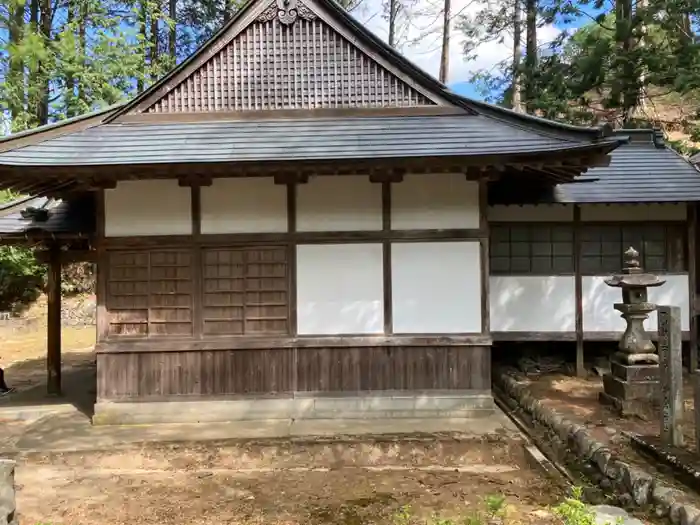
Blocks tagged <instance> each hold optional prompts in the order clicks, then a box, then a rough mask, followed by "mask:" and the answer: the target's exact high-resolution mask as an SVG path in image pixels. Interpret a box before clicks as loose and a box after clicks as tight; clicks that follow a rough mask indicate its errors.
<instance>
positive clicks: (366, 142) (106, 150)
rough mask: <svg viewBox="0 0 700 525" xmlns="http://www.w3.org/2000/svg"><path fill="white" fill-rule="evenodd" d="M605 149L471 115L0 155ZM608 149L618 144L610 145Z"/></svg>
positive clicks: (307, 156)
mask: <svg viewBox="0 0 700 525" xmlns="http://www.w3.org/2000/svg"><path fill="white" fill-rule="evenodd" d="M604 144H606V143H605V142H599V143H597V144H594V145H592V144H591V143H590V142H583V141H574V140H570V139H566V138H561V137H557V136H555V135H548V134H541V133H532V132H530V131H529V130H526V129H523V128H519V127H513V126H509V125H507V124H505V123H503V122H501V121H499V120H495V119H491V118H488V117H484V116H480V115H475V116H464V115H452V116H446V115H440V116H413V117H376V118H371V117H364V118H358V117H345V118H340V117H339V118H309V119H298V120H284V119H282V120H277V119H268V120H240V121H222V122H191V123H163V124H158V123H153V124H129V123H126V124H104V125H102V126H98V127H94V128H90V129H87V130H84V131H81V132H78V133H73V134H70V135H66V136H63V137H59V138H55V139H51V140H48V141H46V142H42V143H40V144H36V145H33V146H27V147H24V148H21V149H18V150H16V151H9V152H6V153H4V154H0V165H6V166H54V167H55V166H102V165H118V164H122V165H124V164H134V165H138V164H162V163H171V164H183V163H203V162H230V163H249V162H262V161H267V162H282V161H285V162H286V161H333V160H342V159H364V160H371V159H377V160H379V159H392V158H397V157H401V158H403V159H409V158H418V157H447V156H449V157H472V156H485V155H522V154H537V153H546V152H565V151H570V152H572V153H575V152H576V151H581V152H583V151H584V150H586V149H591V148H598V147H601V146H603V145H604ZM607 144H608V148H609V149H613V148H614V147H615V146H616V144H617V143H616V141H615V140H612V141H609V142H608V143H607Z"/></svg>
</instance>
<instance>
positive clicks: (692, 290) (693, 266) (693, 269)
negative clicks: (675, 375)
mask: <svg viewBox="0 0 700 525" xmlns="http://www.w3.org/2000/svg"><path fill="white" fill-rule="evenodd" d="M697 228H698V210H697V206H696V204H688V243H687V248H688V257H687V261H688V288H689V290H688V304H689V306H690V308H689V310H690V344H689V347H690V348H689V350H690V361H689V367H690V371H691V373H694V372H695V371H696V370H697V369H698V319H697V315H698V312H697V311H696V310H695V308H696V304H695V298H696V297H697V295H698V289H697V257H696V255H697V253H696V250H697Z"/></svg>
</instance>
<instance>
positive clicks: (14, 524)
mask: <svg viewBox="0 0 700 525" xmlns="http://www.w3.org/2000/svg"><path fill="white" fill-rule="evenodd" d="M18 524H19V520H18V519H17V509H16V507H15V462H14V461H11V460H9V459H0V525H18Z"/></svg>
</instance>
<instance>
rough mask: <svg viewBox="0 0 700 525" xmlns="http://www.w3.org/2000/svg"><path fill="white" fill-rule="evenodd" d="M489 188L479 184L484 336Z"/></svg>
mask: <svg viewBox="0 0 700 525" xmlns="http://www.w3.org/2000/svg"><path fill="white" fill-rule="evenodd" d="M488 191H489V186H488V182H487V181H485V180H482V181H481V182H479V229H480V230H481V231H482V233H483V235H484V236H483V237H481V239H479V247H480V255H481V331H482V333H484V334H489V333H490V332H491V301H490V293H491V292H490V290H491V287H490V281H491V269H490V256H489V249H490V246H489V239H490V235H489V219H488V211H489V194H488Z"/></svg>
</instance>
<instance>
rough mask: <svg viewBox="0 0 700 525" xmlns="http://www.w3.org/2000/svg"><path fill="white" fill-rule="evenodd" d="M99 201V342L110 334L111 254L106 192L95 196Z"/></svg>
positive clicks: (97, 323)
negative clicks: (109, 275)
mask: <svg viewBox="0 0 700 525" xmlns="http://www.w3.org/2000/svg"><path fill="white" fill-rule="evenodd" d="M95 198H96V199H97V206H96V222H97V232H96V233H97V235H96V236H95V237H96V238H95V242H96V245H97V280H96V285H95V298H96V302H97V307H96V309H95V324H96V327H97V334H96V337H97V342H98V343H99V342H100V341H103V340H105V339H106V338H107V334H108V333H109V317H108V316H109V313H108V312H107V303H106V300H107V278H108V277H107V272H108V271H109V253H108V252H107V247H106V245H105V190H100V191H98V192H97V194H96V195H95Z"/></svg>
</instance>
